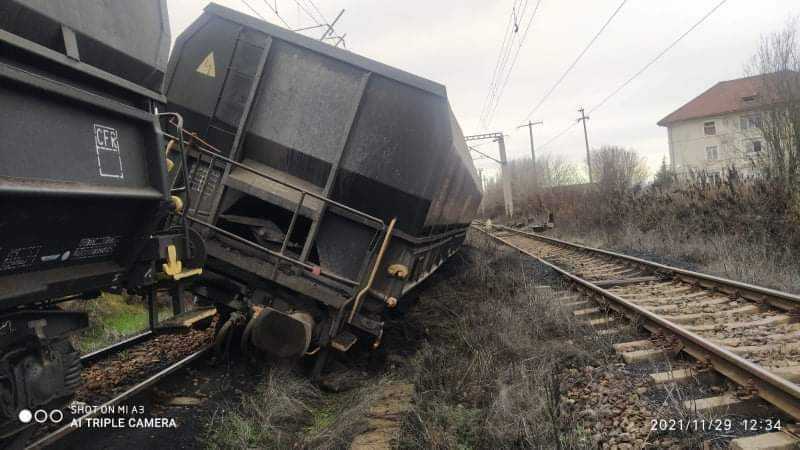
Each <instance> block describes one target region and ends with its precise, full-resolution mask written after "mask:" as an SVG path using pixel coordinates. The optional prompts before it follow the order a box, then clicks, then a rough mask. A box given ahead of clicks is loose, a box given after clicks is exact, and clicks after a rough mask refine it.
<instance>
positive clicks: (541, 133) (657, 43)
mask: <svg viewBox="0 0 800 450" xmlns="http://www.w3.org/2000/svg"><path fill="white" fill-rule="evenodd" d="M244 1H246V2H247V3H250V4H251V5H252V6H253V7H254V8H256V9H257V10H258V11H259V13H260V14H261V15H263V16H264V17H265V18H266V19H267V20H269V21H271V22H274V23H276V24H278V25H283V24H282V23H281V22H280V20H279V19H278V18H277V17H276V16H275V15H274V14H273V13H272V12H271V11H270V10H269V9H268V7H267V5H266V4H265V1H268V2H269V3H270V4H271V5H274V4H275V3H276V0H244ZM244 1H242V0H218V1H217V3H220V4H223V5H225V6H228V7H231V8H234V9H237V10H240V11H242V12H245V13H248V14H251V15H252V14H253V13H252V11H250V10H249V9H248V8H247V6H246V5H245V3H244ZM299 1H300V3H302V4H303V5H305V6H306V9H308V10H310V12H312V13H314V14H316V12H315V11H313V9H312V8H311V7H310V5H309V3H308V0H299ZM522 1H523V2H524V1H526V0H522ZM620 1H621V0H541V3H540V6H539V9H538V11H537V14H536V16H535V17H534V21H533V23H532V26H531V28H530V31H529V32H528V35H527V38H526V40H525V41H524V43H523V46H522V48H521V50H520V53H519V58H518V61H517V65H516V67H515V69H514V71H513V72H512V73H511V75H510V77H509V81H508V84H507V85H506V89H505V93H504V95H503V97H502V99H501V101H500V103H499V105H498V107H497V111H496V113H495V115H494V118H493V120H492V122H491V125H490V127H489V128H488V129H485V128H484V127H482V126H481V121H480V116H481V109H482V107H483V104H484V100H485V99H486V96H487V93H488V92H489V85H490V82H491V79H492V74H493V69H494V68H495V62H496V60H497V56H498V53H499V50H500V45H501V42H502V40H503V36H504V32H505V31H506V26H507V24H508V20H509V16H510V13H511V9H512V4H514V3H515V2H514V0H491V1H489V0H460V1H445V0H403V1H396V0H392V1H388V0H380V1H378V0H315V4H316V5H317V6H318V7H319V10H320V11H321V12H322V13H323V14H324V15H325V17H326V18H327V19H328V20H332V18H333V17H335V15H336V14H337V13H338V12H339V11H340V10H341V9H345V10H346V12H345V14H344V15H343V16H342V19H341V20H340V21H339V23H338V24H337V26H336V29H337V32H339V33H347V47H348V49H349V50H351V51H353V52H355V53H359V54H361V55H364V56H367V57H370V58H373V59H376V60H378V61H381V62H383V63H386V64H389V65H392V66H395V67H398V68H400V69H403V70H406V71H409V72H412V73H414V74H417V75H420V76H423V77H426V78H430V79H432V80H434V81H437V82H440V83H442V84H444V85H446V86H447V91H448V95H449V97H450V102H451V104H452V106H453V110H454V111H455V114H456V116H457V117H458V119H459V122H460V123H461V127H462V128H463V130H464V133H465V134H473V133H480V132H485V131H502V132H504V133H506V134H507V135H508V137H507V149H508V154H509V158H521V157H526V156H529V155H530V149H529V148H530V147H529V143H528V135H527V131H526V130H525V129H522V130H516V126H517V125H520V124H522V123H523V122H524V121H525V118H526V116H527V115H528V112H529V111H530V110H531V109H532V108H533V106H534V105H535V104H536V103H537V102H538V101H539V100H540V99H541V98H542V96H543V95H544V94H545V92H546V91H547V90H548V89H550V87H551V86H552V85H553V83H555V81H556V80H557V79H558V78H559V76H560V75H561V74H562V73H563V72H564V71H565V70H566V68H567V66H569V64H570V63H571V62H572V61H573V60H574V59H575V57H576V56H577V55H578V53H579V52H580V51H581V50H582V49H583V48H584V47H585V46H586V44H587V43H588V42H589V40H590V39H591V38H592V37H593V36H594V35H595V34H596V33H597V31H598V30H599V29H600V28H601V27H602V25H603V23H604V22H605V21H606V19H607V18H608V17H609V16H610V15H611V13H612V12H613V11H614V10H615V9H616V8H617V7H618V6H619V4H620ZM719 1H720V0H670V1H656V0H629V1H628V2H627V3H626V4H625V5H624V6H623V8H622V9H621V10H620V12H619V14H618V15H617V16H616V17H615V19H614V20H613V21H612V22H611V24H610V25H609V26H608V28H607V29H606V30H605V32H604V33H603V34H602V35H601V36H600V38H599V39H598V40H597V41H596V43H595V44H594V46H593V47H592V48H591V49H590V50H589V51H588V53H587V54H586V55H585V56H584V57H583V59H582V60H581V61H580V62H579V64H578V65H577V66H576V67H575V69H574V70H573V71H572V72H571V73H570V74H569V75H568V76H567V78H566V79H565V80H564V82H563V83H562V84H561V85H560V87H559V88H558V89H557V90H556V91H555V92H554V93H553V95H552V96H551V97H550V98H549V100H548V101H547V102H545V103H544V104H543V105H542V107H541V108H540V109H539V110H538V111H537V112H536V114H535V115H534V116H533V117H532V119H533V120H535V121H536V120H541V121H544V124H543V125H541V126H537V127H535V128H534V133H535V136H534V137H535V139H536V142H537V145H541V144H543V143H545V142H546V141H547V140H548V139H550V138H551V137H553V136H555V135H557V134H558V133H559V132H561V131H563V130H564V129H565V128H566V127H567V126H569V124H570V123H571V121H574V119H575V118H576V117H578V112H577V108H578V106H580V105H583V106H585V107H586V109H587V111H588V110H589V109H592V108H593V107H594V106H596V105H597V104H598V103H600V102H601V101H602V100H603V98H605V97H606V96H607V95H608V94H610V93H611V92H612V91H613V90H614V89H616V88H617V87H618V86H619V85H620V84H622V83H623V82H624V81H625V80H627V79H628V78H630V77H631V76H632V75H633V74H634V73H636V72H637V71H638V70H639V69H641V68H642V66H644V65H645V64H646V63H647V62H648V61H649V60H650V59H652V58H653V57H655V56H656V55H657V54H658V53H659V52H660V51H661V50H663V49H664V48H665V47H666V46H668V45H669V44H670V43H671V42H672V41H673V40H674V39H676V38H677V37H678V36H680V35H681V34H682V33H683V32H685V31H686V30H687V29H688V28H689V27H690V26H691V25H692V24H694V23H695V22H696V21H697V20H699V19H700V18H701V17H702V16H703V15H705V14H706V13H707V12H708V11H709V10H711V8H713V7H714V6H715V5H716V4H717V3H719ZM528 2H529V5H528V8H530V9H528V10H527V11H528V13H526V15H525V17H526V18H527V17H529V16H530V11H532V10H533V7H534V5H535V4H536V0H528ZM207 3H208V2H207V1H203V0H167V4H168V6H169V12H170V21H171V25H172V30H173V39H174V38H175V36H177V35H178V34H179V33H180V32H181V31H182V30H183V29H184V28H186V27H187V26H188V25H189V24H190V23H191V22H192V21H193V20H194V19H195V18H197V17H198V16H199V15H200V13H201V11H202V8H203V7H204V6H205V5H206V4H207ZM277 6H278V12H279V14H280V15H281V16H282V17H283V18H284V19H285V20H286V21H287V22H288V23H289V25H290V26H291V27H292V28H295V29H296V28H300V27H303V26H309V25H313V22H312V21H311V19H309V18H308V17H307V15H306V13H305V12H303V11H302V10H301V9H300V7H299V6H298V3H297V2H296V1H295V0H277ZM798 14H800V2H798V1H797V0H758V1H755V0H729V1H728V2H727V3H726V4H724V5H723V6H722V7H721V8H720V9H719V10H717V11H716V12H715V13H714V14H713V15H711V16H710V17H709V18H708V19H707V20H706V21H705V22H704V23H703V24H702V25H700V26H699V27H698V28H697V29H695V30H694V31H693V32H692V33H691V34H689V35H688V36H687V37H686V38H685V39H683V40H682V41H681V42H680V43H679V44H678V45H677V46H676V47H674V48H673V49H672V50H671V51H670V52H669V53H667V54H666V55H665V56H664V57H663V58H662V59H661V60H660V61H659V62H658V63H656V64H654V65H653V66H652V67H650V68H649V69H648V71H646V72H645V73H644V74H643V75H642V76H640V77H638V78H637V79H636V80H635V81H634V82H632V83H631V84H630V85H628V86H627V87H626V88H625V89H624V90H622V91H621V92H620V93H619V94H617V95H616V96H615V97H613V98H612V99H611V100H610V101H609V102H608V103H606V104H605V105H604V106H603V107H601V108H599V109H598V110H597V111H595V112H594V113H593V114H592V116H591V120H590V121H589V122H588V127H589V141H590V144H591V145H592V146H593V147H595V146H600V145H604V144H615V145H620V146H624V147H628V148H633V149H636V150H637V151H639V153H640V154H642V155H643V156H645V157H646V158H647V161H648V164H649V165H650V167H651V171H652V170H655V168H657V167H658V165H659V164H660V162H661V158H662V157H664V156H665V155H666V154H667V148H668V147H667V135H666V130H665V129H664V128H661V127H659V126H657V125H656V122H657V121H658V120H660V119H661V118H663V117H664V116H666V115H667V114H668V113H670V112H672V111H673V110H675V109H676V108H678V107H679V106H681V105H682V104H684V103H686V102H687V101H689V100H691V99H692V98H693V97H695V96H696V95H698V94H700V93H701V92H703V91H704V90H706V89H707V88H709V87H711V86H712V85H713V84H714V83H716V82H718V81H723V80H729V79H733V78H739V77H741V76H743V74H744V66H745V64H746V63H747V61H748V60H749V59H750V57H751V56H752V54H753V53H754V51H755V48H756V46H757V45H758V42H759V39H760V37H761V36H762V35H763V34H766V33H770V32H773V31H776V30H778V29H780V28H782V27H783V26H784V25H785V23H786V21H787V20H788V18H789V17H790V16H796V15H798ZM524 20H526V22H527V19H524ZM526 22H524V23H520V35H521V33H522V32H523V31H524V28H525V26H526V25H527V23H526ZM307 33H308V34H309V35H312V36H318V35H319V34H321V32H320V31H316V32H315V31H311V32H307ZM483 148H484V149H491V146H485V147H483ZM541 151H542V153H552V154H555V155H563V156H564V157H565V158H568V159H569V160H572V161H575V162H578V163H583V158H584V153H585V150H584V143H583V133H582V130H581V128H580V127H579V126H575V127H573V128H572V129H571V130H570V131H569V132H567V133H566V134H564V135H563V137H562V138H560V139H558V140H556V141H554V142H552V143H551V144H550V145H548V146H547V147H545V148H543V149H541ZM480 164H481V165H485V166H487V168H489V164H488V163H487V162H485V161H484V162H481V163H480Z"/></svg>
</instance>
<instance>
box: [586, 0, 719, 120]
mask: <svg viewBox="0 0 800 450" xmlns="http://www.w3.org/2000/svg"><path fill="white" fill-rule="evenodd" d="M727 2H728V0H722V1H721V2H719V3H717V6H715V7H713V8H711V10H710V11H709V12H707V13H706V15H704V16H703V17H701V18H700V20H698V21H697V22H695V24H694V25H692V26H691V27H690V28H689V29H688V30H686V31H685V32H684V33H683V34H682V35H680V36H678V39H675V40H674V41H673V42H672V43H671V44H669V45H668V46H667V48H665V49H664V50H662V51H661V53H659V54H658V55H656V57H655V58H653V59H651V60H650V61H649V62H648V63H647V64H645V65H644V67H642V68H641V69H639V71H638V72H636V73H635V74H633V76H632V77H630V78H628V80H627V81H625V82H624V83H622V84H621V85H620V86H619V87H618V88H616V89H615V90H614V92H612V93H611V94H609V95H608V96H607V97H606V98H604V99H603V101H601V102H600V103H598V104H597V106H595V107H594V108H592V109H591V110H589V114H592V113H593V112H594V111H596V110H597V109H598V108H600V107H601V106H603V105H604V104H605V103H606V102H607V101H609V100H610V99H611V98H612V97H614V96H615V95H617V93H618V92H619V91H621V90H623V89H624V88H625V86H627V85H629V84H630V83H631V82H632V81H633V80H635V79H636V78H638V77H639V75H641V74H643V73H644V72H645V71H646V70H647V69H649V68H650V66H652V65H653V64H655V63H656V62H657V61H658V60H659V59H661V57H662V56H664V55H665V54H667V52H668V51H670V50H672V48H673V47H675V46H676V45H678V42H680V41H681V40H683V38H685V37H686V36H687V35H688V34H689V33H691V32H692V31H694V29H695V28H697V27H698V26H700V24H701V23H703V22H705V20H706V19H708V18H709V16H711V14H714V12H715V11H716V10H718V9H719V8H720V7H721V6H722V5H724V4H725V3H727Z"/></svg>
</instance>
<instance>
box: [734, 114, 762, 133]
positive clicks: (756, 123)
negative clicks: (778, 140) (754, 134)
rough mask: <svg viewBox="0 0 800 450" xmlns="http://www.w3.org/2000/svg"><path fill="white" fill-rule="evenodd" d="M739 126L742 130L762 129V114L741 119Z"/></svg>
mask: <svg viewBox="0 0 800 450" xmlns="http://www.w3.org/2000/svg"><path fill="white" fill-rule="evenodd" d="M739 126H740V128H741V129H742V130H748V129H751V128H761V114H750V115H747V116H742V117H741V118H740V119H739Z"/></svg>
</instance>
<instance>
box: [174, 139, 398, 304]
mask: <svg viewBox="0 0 800 450" xmlns="http://www.w3.org/2000/svg"><path fill="white" fill-rule="evenodd" d="M180 131H181V132H180V133H179V134H180V135H181V138H179V137H177V136H173V135H172V134H170V133H167V132H164V131H162V134H163V135H164V136H165V137H167V138H169V139H172V140H173V141H175V142H179V143H180V144H181V145H180V147H181V148H182V149H183V148H184V146H191V148H192V149H193V150H195V151H196V152H197V153H198V155H197V160H198V166H196V167H199V164H203V165H206V164H207V167H208V168H207V169H206V170H207V172H206V174H205V175H204V176H202V181H200V184H199V185H198V186H197V188H196V190H197V191H199V195H197V199H196V200H195V201H194V203H195V205H191V204H188V203H189V202H188V201H187V204H188V205H187V208H186V210H185V211H184V212H183V214H181V215H182V216H183V217H185V218H186V219H188V220H189V221H191V222H193V223H195V224H197V225H200V226H202V227H205V228H207V229H209V230H211V231H213V232H215V233H218V234H220V235H222V236H224V237H227V238H229V239H232V240H234V241H237V242H239V243H242V244H244V245H247V246H250V247H252V248H254V249H256V250H258V251H260V252H263V253H266V254H268V255H271V256H273V257H275V258H277V260H278V261H276V263H275V266H274V269H273V272H272V277H273V279H274V278H275V277H276V276H277V271H278V266H279V262H280V261H284V262H288V263H292V264H296V265H298V266H300V267H302V268H304V269H306V270H309V271H311V272H312V273H314V274H316V275H318V276H322V277H325V278H328V279H331V280H333V281H336V282H339V283H342V284H344V285H345V286H348V288H356V287H359V286H361V285H362V284H363V283H362V282H359V281H357V280H351V279H349V278H346V277H343V276H341V275H338V274H336V273H334V272H332V271H329V270H325V269H323V268H322V267H317V266H315V265H313V264H311V263H309V262H308V261H307V259H308V256H302V255H301V257H300V258H299V259H297V258H295V257H293V256H292V255H287V254H286V250H287V248H288V246H289V242H290V240H291V236H292V233H293V232H294V230H295V228H296V224H297V217H298V216H299V215H300V212H301V210H302V208H303V203H304V202H305V201H306V199H307V198H308V197H312V198H315V199H317V200H319V201H321V202H322V203H323V204H325V205H328V206H330V205H333V206H334V207H336V208H340V209H341V210H343V211H346V212H348V213H350V214H353V215H355V216H356V217H360V218H362V219H364V220H366V221H368V222H373V223H375V224H376V227H375V228H376V230H375V233H376V237H377V236H379V235H380V233H382V232H385V237H384V241H383V242H382V245H381V248H380V256H378V258H377V261H376V262H375V264H374V267H372V270H370V271H369V272H368V273H367V274H365V275H366V276H369V281H365V282H367V286H369V285H371V284H372V279H373V278H374V276H375V272H376V270H377V266H378V265H379V264H380V261H381V256H382V254H383V253H384V252H385V251H386V246H387V244H388V239H389V238H390V236H391V234H392V229H393V228H394V223H395V222H396V219H393V220H392V222H391V224H390V225H388V227H387V225H386V223H385V222H384V221H383V220H382V219H379V218H377V217H375V216H372V215H370V214H367V213H365V212H362V211H359V210H357V209H354V208H352V207H350V206H347V205H345V204H342V203H339V202H337V201H335V200H331V199H329V198H327V197H326V196H324V195H320V194H317V193H315V192H312V191H309V190H307V189H304V188H302V187H299V186H296V185H294V184H292V183H290V182H287V181H284V180H281V179H278V178H276V177H274V176H272V175H270V174H268V173H265V172H263V171H260V170H258V169H255V168H253V167H250V166H248V165H246V164H242V163H239V162H237V161H235V160H233V159H231V158H229V157H226V156H223V155H222V152H221V151H220V150H219V149H217V148H216V147H214V146H213V145H211V144H209V143H208V142H206V141H204V140H203V139H201V138H200V137H198V136H197V135H195V134H193V133H189V132H187V131H186V130H183V129H180ZM184 134H188V135H189V136H190V138H189V139H182V137H183V135H184ZM185 152H186V150H184V151H183V152H182V153H185ZM182 157H183V158H184V160H183V161H182V165H183V166H184V169H186V168H187V165H188V163H187V162H186V160H185V158H186V155H185V154H184V155H182ZM204 157H208V158H210V160H207V161H206V160H204ZM218 161H219V163H222V164H228V165H229V166H233V167H237V168H241V169H242V170H245V171H247V172H250V173H253V174H255V175H256V176H259V177H262V178H264V179H267V180H269V181H272V182H274V183H277V184H279V185H281V186H284V187H286V188H289V189H292V190H294V191H296V192H298V193H299V194H300V198H299V201H298V202H297V205H295V207H294V211H293V214H292V218H291V221H290V223H289V227H288V229H287V231H286V234H285V236H284V238H283V241H282V243H281V246H280V250H278V251H275V250H272V249H269V248H267V247H265V246H263V245H260V244H258V243H256V242H253V241H251V240H249V239H246V238H244V237H241V236H238V235H236V234H235V233H231V232H229V231H227V230H224V229H222V228H220V227H219V226H216V225H215V224H214V223H212V222H208V221H205V220H202V219H200V218H199V217H194V216H193V215H191V214H190V211H192V210H194V211H195V212H198V211H199V209H200V205H201V203H202V201H203V199H204V198H205V194H206V189H207V187H208V184H209V183H208V179H209V178H210V177H211V173H212V171H213V170H214V167H215V165H216V164H217V163H218ZM196 170H197V168H195V171H196ZM193 172H194V171H193ZM184 176H185V179H186V189H187V190H190V189H191V188H190V187H189V178H190V177H189V176H188V175H184ZM195 177H196V175H192V176H191V178H195ZM212 220H213V219H212ZM308 239H309V237H306V241H308ZM306 244H307V242H306ZM374 251H375V249H370V250H369V251H368V253H367V255H366V259H365V262H364V264H367V263H368V262H369V261H370V260H372V254H373V252H374ZM364 292H366V290H364ZM354 294H355V292H354ZM361 297H363V293H361V294H360V295H356V298H355V299H356V302H355V305H354V309H353V311H352V313H351V315H350V316H351V318H350V320H352V316H353V315H354V313H355V311H356V308H357V307H358V304H359V303H360V300H361Z"/></svg>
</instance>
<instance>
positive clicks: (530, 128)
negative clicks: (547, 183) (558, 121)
mask: <svg viewBox="0 0 800 450" xmlns="http://www.w3.org/2000/svg"><path fill="white" fill-rule="evenodd" d="M542 124H544V122H542V121H541V120H540V121H538V122H531V121H530V120H529V121H528V123H527V124H525V125H520V126H518V127H517V129H519V128H524V127H527V128H528V135H529V136H530V137H531V160H532V161H533V182H534V183H536V181H537V179H536V150H535V148H534V146H533V126H534V125H542Z"/></svg>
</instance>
